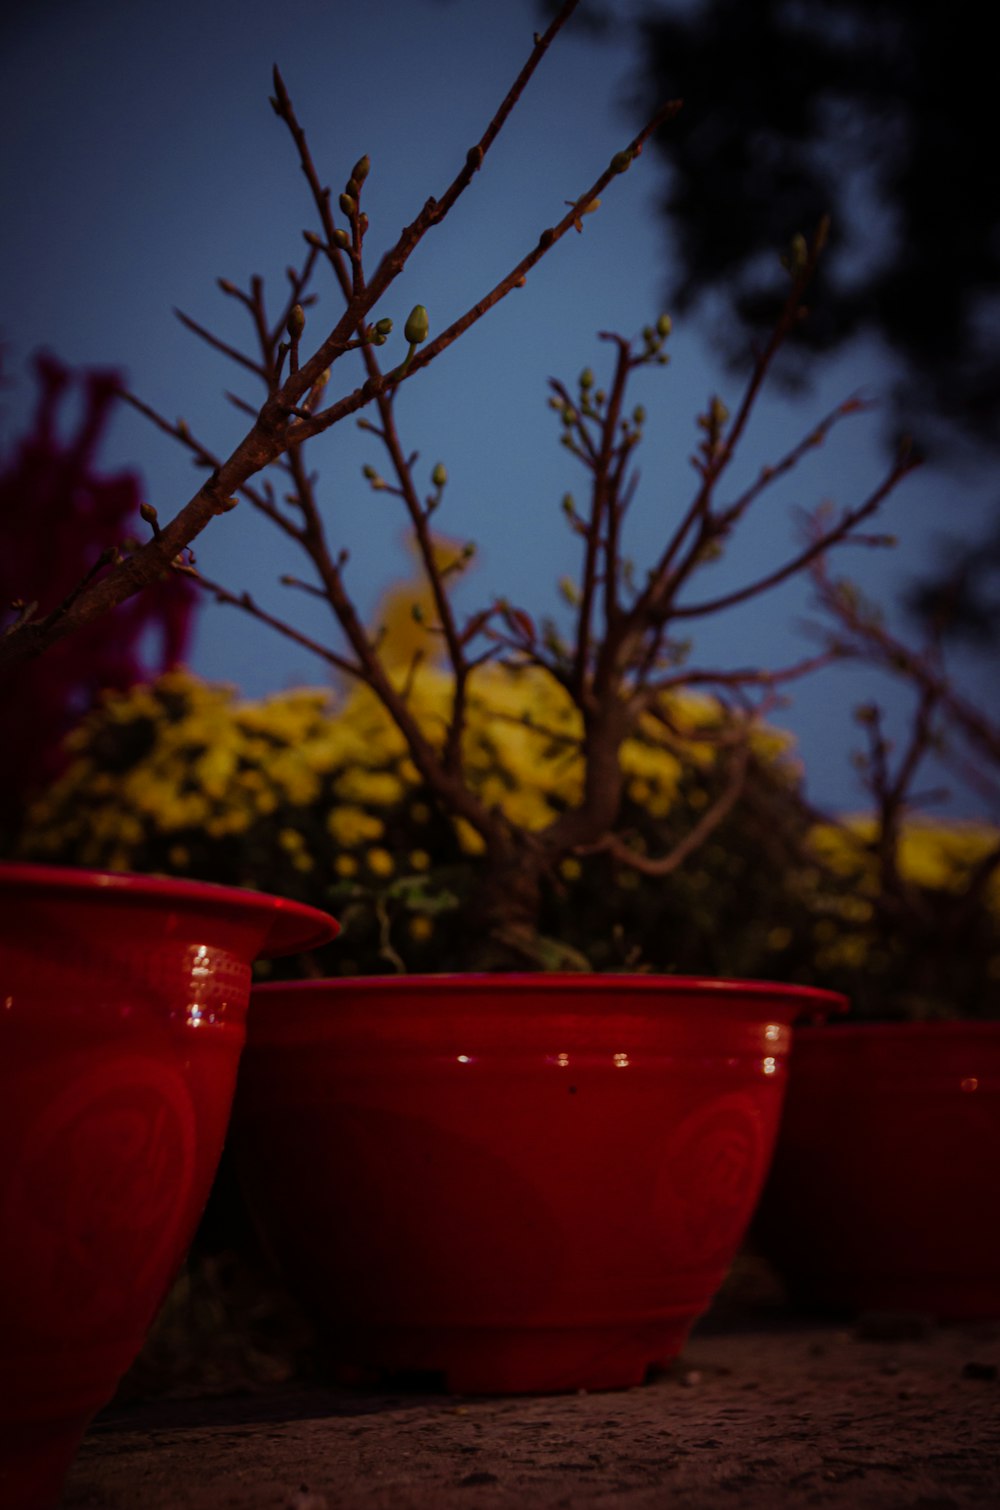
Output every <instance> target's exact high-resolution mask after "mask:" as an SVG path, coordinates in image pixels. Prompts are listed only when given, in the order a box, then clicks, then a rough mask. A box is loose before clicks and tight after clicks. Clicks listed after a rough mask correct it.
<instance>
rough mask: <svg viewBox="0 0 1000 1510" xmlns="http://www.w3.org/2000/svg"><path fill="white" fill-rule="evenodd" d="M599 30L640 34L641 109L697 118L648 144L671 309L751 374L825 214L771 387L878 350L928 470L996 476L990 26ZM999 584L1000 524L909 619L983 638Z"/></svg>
mask: <svg viewBox="0 0 1000 1510" xmlns="http://www.w3.org/2000/svg"><path fill="white" fill-rule="evenodd" d="M587 16H588V18H589V19H590V20H591V22H592V23H594V24H595V26H598V27H599V26H600V24H601V23H602V22H603V24H604V25H605V26H607V25H611V24H613V25H616V26H619V27H621V26H625V25H627V26H632V27H634V30H635V36H636V40H637V42H638V44H639V46H638V51H637V70H636V74H635V77H634V79H633V81H632V87H631V94H632V98H631V103H630V108H631V109H633V110H635V111H638V110H641V109H642V108H644V107H645V105H646V103H648V100H649V99H652V98H658V99H659V98H664V97H665V96H677V97H680V98H682V99H683V100H684V109H683V111H682V112H681V115H680V117H678V119H677V120H676V121H675V122H674V123H673V124H672V125H671V128H670V130H669V131H668V132H661V133H660V134H659V136H658V137H657V138H656V139H655V140H654V144H653V150H655V151H657V152H658V153H659V154H660V155H661V157H662V160H663V163H664V164H665V166H666V169H667V173H666V191H665V193H664V196H663V198H662V201H661V204H662V210H663V214H664V217H665V219H666V221H667V225H668V228H669V236H670V252H671V255H670V259H669V262H668V290H667V292H668V297H669V301H670V306H669V307H671V308H672V309H673V310H674V311H675V312H676V311H683V310H685V309H688V310H693V311H697V312H698V313H699V315H700V317H701V318H702V319H704V320H705V321H706V323H707V324H708V326H709V328H710V330H711V332H712V334H713V336H714V338H715V340H716V342H717V344H718V346H719V347H720V349H721V350H722V352H723V353H724V355H725V356H726V357H727V358H728V359H730V360H731V361H733V362H740V363H745V362H746V359H747V348H748V345H749V344H750V339H751V338H753V337H754V336H759V335H760V334H761V333H762V332H764V331H765V330H766V329H767V328H768V327H769V325H770V323H771V322H772V321H773V318H774V313H775V310H776V308H777V307H778V305H779V303H780V300H781V299H782V298H783V289H784V286H785V280H784V278H783V276H782V274H781V270H780V267H779V266H778V262H777V256H776V253H777V252H778V251H779V250H780V249H781V248H783V247H787V246H788V244H789V242H790V240H791V238H792V237H793V236H794V235H796V234H797V233H805V234H806V235H808V234H809V233H810V232H811V231H812V230H813V229H814V227H815V225H816V223H817V221H818V220H819V219H820V217H821V216H822V215H824V214H829V215H830V217H831V235H830V243H829V248H828V252H827V254H826V256H825V258H824V261H823V263H822V265H821V268H820V273H819V277H818V279H817V283H816V285H815V286H814V289H813V291H812V298H811V304H812V311H811V314H810V318H809V319H808V320H807V321H806V322H804V324H803V325H802V327H801V329H800V331H799V332H798V333H797V340H796V341H795V342H791V343H789V346H788V347H786V350H785V353H784V366H783V369H782V370H779V373H778V375H779V376H781V375H783V376H784V377H785V379H786V380H787V381H788V382H790V383H796V382H802V381H804V380H806V379H807V377H808V371H809V367H810V364H811V362H812V360H813V359H814V357H815V355H816V353H817V352H823V351H830V350H832V349H834V348H837V347H840V346H843V345H844V344H846V343H847V342H849V341H851V340H854V339H857V338H862V337H869V338H874V339H875V340H876V341H877V342H878V343H879V345H880V346H881V347H882V349H883V350H884V351H885V352H886V354H887V355H888V356H889V358H890V360H894V365H895V372H896V379H895V382H894V393H893V403H892V406H891V409H890V411H889V426H890V429H891V430H892V431H893V432H894V434H893V436H892V438H893V439H895V438H897V435H898V432H900V431H906V432H907V433H910V434H913V435H915V436H916V437H917V438H918V440H919V444H920V448H921V449H922V450H923V451H924V452H926V453H927V454H928V455H929V456H930V458H931V459H932V460H944V459H945V458H947V459H948V461H949V463H953V464H954V463H958V462H959V461H960V460H961V459H962V457H963V455H964V458H965V459H966V460H969V459H972V460H978V461H981V460H982V458H983V456H984V454H985V456H986V458H987V459H988V460H989V461H993V460H994V459H995V458H994V455H993V454H992V453H994V452H996V451H997V450H1000V340H998V336H1000V154H998V153H997V151H996V150H995V148H996V143H997V139H998V133H997V125H996V117H995V109H994V100H995V92H996V82H995V75H996V65H995V60H994V56H993V53H992V49H991V48H990V46H989V45H988V43H987V40H986V36H985V31H984V25H983V16H984V12H983V9H982V7H981V6H980V5H978V4H976V3H974V0H953V3H952V4H950V5H941V4H939V3H937V0H684V3H681V0H647V3H646V5H645V7H644V8H643V9H641V10H638V11H637V10H635V9H629V8H628V7H626V6H625V4H624V0H592V3H591V4H590V5H589V6H588V7H587ZM626 18H627V19H626ZM998 513H1000V511H998ZM951 526H952V528H958V529H961V523H960V521H958V522H956V521H955V520H954V519H952V520H951ZM998 571H1000V522H998V525H997V527H996V528H995V530H994V531H993V533H992V536H991V538H988V539H987V540H985V541H979V542H977V543H976V544H975V546H974V547H973V548H972V549H969V548H968V542H967V541H966V549H965V551H964V552H963V550H962V549H961V548H957V549H956V551H955V554H954V559H953V560H948V561H945V562H944V563H943V564H941V565H940V570H939V573H938V576H937V578H936V579H935V580H932V581H928V582H927V583H925V584H922V585H921V586H920V587H918V588H917V590H916V591H915V592H914V594H913V597H912V602H911V606H913V607H915V608H916V609H917V610H918V611H919V612H921V613H922V614H923V615H924V616H930V617H932V618H933V619H934V620H935V622H936V624H937V625H938V627H940V626H941V624H942V623H945V622H947V623H948V624H949V625H950V627H951V629H952V631H953V632H959V633H963V634H965V635H966V637H968V638H970V639H979V640H981V641H982V640H984V639H988V638H989V637H990V634H991V631H993V632H995V625H996V619H997V609H998V607H1000V603H998V598H997V593H996V577H997V574H998Z"/></svg>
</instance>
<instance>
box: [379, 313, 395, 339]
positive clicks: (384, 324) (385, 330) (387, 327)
mask: <svg viewBox="0 0 1000 1510" xmlns="http://www.w3.org/2000/svg"><path fill="white" fill-rule="evenodd" d="M375 329H376V330H377V331H378V333H379V335H380V336H387V335H389V334H390V333H391V331H392V321H391V320H390V319H389V318H388V316H386V318H385V319H382V320H376V321H375Z"/></svg>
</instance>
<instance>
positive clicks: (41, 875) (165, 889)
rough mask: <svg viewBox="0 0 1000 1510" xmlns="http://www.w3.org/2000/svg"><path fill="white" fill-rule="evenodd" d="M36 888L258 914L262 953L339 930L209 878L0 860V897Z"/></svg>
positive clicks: (321, 939) (308, 911)
mask: <svg viewBox="0 0 1000 1510" xmlns="http://www.w3.org/2000/svg"><path fill="white" fill-rule="evenodd" d="M4 892H6V893H16V894H19V895H24V894H25V893H28V892H36V893H37V894H38V895H39V896H42V895H44V896H47V897H50V898H58V897H66V898H71V897H76V898H78V899H84V898H88V899H92V900H97V899H98V898H100V897H102V896H114V897H115V899H116V900H119V899H120V900H121V901H122V902H123V903H126V904H132V903H135V904H137V905H138V904H142V903H144V902H154V903H162V904H164V905H168V906H171V907H178V908H189V909H191V910H192V911H198V912H203V913H208V914H212V913H215V914H226V913H228V914H230V915H233V914H234V913H242V914H243V916H244V917H246V916H247V915H250V916H253V915H254V914H258V915H261V916H262V920H264V921H266V922H267V924H268V931H267V936H266V938H265V940H264V942H263V944H262V945H261V948H260V951H259V953H260V954H261V955H264V956H267V957H273V956H275V955H279V954H294V953H297V952H298V951H299V950H301V949H317V948H318V947H319V946H320V945H321V944H328V943H329V942H330V940H331V939H334V938H336V936H337V934H338V933H339V932H340V924H339V923H338V922H337V920H336V919H335V918H332V917H331V916H330V915H329V913H326V912H320V910H319V909H318V908H317V907H310V906H308V905H307V904H306V903H305V902H294V901H291V900H290V899H289V898H288V897H277V896H272V895H271V894H270V893H268V892H262V891H250V890H248V889H244V888H242V887H239V886H219V885H217V884H216V883H215V882H214V881H189V880H186V879H184V878H182V877H178V876H146V875H137V874H135V873H134V872H132V871H121V870H115V871H112V870H91V869H84V868H79V869H78V868H75V867H73V866H68V865H65V866H64V865H37V864H34V863H24V864H22V863H20V862H0V895H2V894H3V893H4Z"/></svg>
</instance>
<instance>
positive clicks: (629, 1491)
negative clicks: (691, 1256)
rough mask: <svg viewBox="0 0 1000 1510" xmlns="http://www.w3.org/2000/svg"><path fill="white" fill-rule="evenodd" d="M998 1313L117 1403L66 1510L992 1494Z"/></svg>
mask: <svg viewBox="0 0 1000 1510" xmlns="http://www.w3.org/2000/svg"><path fill="white" fill-rule="evenodd" d="M998 1365H1000V1322H996V1323H988V1324H986V1323H983V1324H975V1325H972V1324H970V1325H964V1326H954V1327H940V1328H931V1327H923V1326H919V1325H915V1324H912V1323H903V1322H901V1321H899V1320H892V1319H890V1318H869V1320H868V1321H867V1322H863V1323H862V1324H860V1325H855V1326H853V1327H844V1326H837V1325H832V1324H814V1323H807V1322H803V1321H801V1320H795V1319H793V1318H790V1317H788V1316H787V1315H785V1316H778V1317H776V1316H767V1315H760V1314H758V1315H751V1316H749V1317H745V1318H743V1319H742V1320H740V1319H737V1318H733V1317H731V1316H730V1317H723V1318H714V1317H709V1318H708V1319H707V1321H706V1322H705V1323H703V1324H702V1326H701V1327H700V1328H699V1329H698V1330H696V1332H695V1334H694V1336H693V1337H692V1339H691V1340H690V1342H689V1344H688V1347H687V1349H686V1350H685V1353H684V1356H683V1358H682V1359H681V1360H680V1362H679V1363H678V1364H677V1365H675V1367H674V1368H673V1369H672V1370H670V1371H669V1372H668V1373H665V1374H664V1375H663V1376H662V1377H660V1378H658V1379H655V1380H653V1381H651V1382H649V1383H647V1384H646V1385H645V1386H643V1387H642V1388H641V1389H631V1390H625V1391H620V1392H610V1393H595V1394H585V1395H570V1396H548V1397H539V1396H533V1397H522V1398H504V1399H480V1398H471V1397H470V1398H466V1399H461V1398H458V1397H455V1396H442V1395H405V1394H381V1393H373V1392H362V1391H353V1392H352V1391H345V1390H331V1389H322V1388H309V1389H303V1388H301V1387H288V1386H285V1387H283V1388H281V1389H277V1390H270V1391H266V1392H263V1393H258V1394H255V1395H244V1396H242V1397H238V1396H229V1397H227V1398H221V1399H219V1398H217V1399H198V1400H172V1401H160V1402H157V1403H150V1404H138V1405H131V1406H115V1407H112V1408H111V1409H110V1410H109V1411H108V1412H106V1413H105V1415H104V1416H103V1417H102V1418H100V1419H99V1420H98V1421H97V1422H96V1423H95V1424H94V1426H93V1427H92V1429H91V1431H90V1433H89V1434H88V1437H87V1439H86V1440H85V1442H84V1445H83V1447H82V1449H81V1451H80V1454H79V1456H78V1458H77V1461H76V1464H75V1466H74V1468H73V1470H72V1472H71V1475H70V1479H69V1482H68V1485H67V1489H66V1494H65V1499H64V1510H84V1507H86V1510H179V1507H184V1510H442V1507H443V1510H451V1507H454V1510H585V1507H586V1510H589V1507H591V1506H593V1507H603V1506H614V1507H618V1506H622V1507H626V1510H654V1507H656V1510H663V1507H668V1510H669V1507H678V1510H680V1507H683V1510H710V1507H712V1510H714V1507H717V1506H733V1507H737V1510H744V1507H746V1510H758V1507H759V1510H779V1507H798V1506H803V1507H806V1506H820V1507H834V1506H836V1507H843V1510H875V1507H878V1510H965V1507H975V1510H991V1507H992V1510H1000V1380H998Z"/></svg>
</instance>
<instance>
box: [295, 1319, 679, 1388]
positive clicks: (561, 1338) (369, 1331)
mask: <svg viewBox="0 0 1000 1510" xmlns="http://www.w3.org/2000/svg"><path fill="white" fill-rule="evenodd" d="M696 1319H697V1318H696V1317H694V1316H684V1317H678V1318H676V1319H665V1320H656V1321H652V1322H637V1323H636V1324H635V1325H634V1326H632V1327H629V1326H627V1325H624V1324H623V1323H622V1322H620V1321H616V1322H611V1323H609V1324H607V1325H605V1326H582V1327H475V1326H469V1327H384V1328H371V1327H366V1328H365V1329H364V1330H363V1331H360V1330H358V1331H351V1330H342V1331H341V1330H337V1331H336V1332H327V1333H326V1334H325V1335H324V1338H323V1342H324V1351H325V1354H326V1357H327V1360H328V1363H327V1371H328V1373H329V1374H330V1375H331V1376H332V1378H334V1379H335V1380H336V1382H337V1383H339V1384H346V1385H358V1384H365V1385H385V1384H387V1383H390V1382H392V1381H393V1380H395V1381H397V1382H398V1381H400V1380H404V1381H405V1382H406V1383H408V1384H409V1385H411V1386H412V1385H414V1384H415V1383H418V1382H419V1383H421V1384H423V1385H424V1387H426V1388H428V1389H433V1390H434V1391H435V1392H437V1391H440V1392H441V1393H442V1394H452V1395H546V1394H565V1393H567V1392H572V1391H574V1390H599V1389H633V1388H635V1387H636V1386H637V1385H640V1384H643V1383H644V1382H645V1380H646V1378H647V1376H648V1375H649V1373H650V1371H651V1370H653V1369H657V1368H664V1367H666V1365H667V1364H668V1363H670V1362H671V1361H672V1360H673V1359H674V1358H676V1357H677V1355H678V1353H679V1352H680V1351H681V1348H682V1347H683V1346H684V1343H685V1342H686V1340H687V1336H688V1333H689V1332H690V1330H691V1327H692V1326H693V1324H694V1322H695V1320H696Z"/></svg>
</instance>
